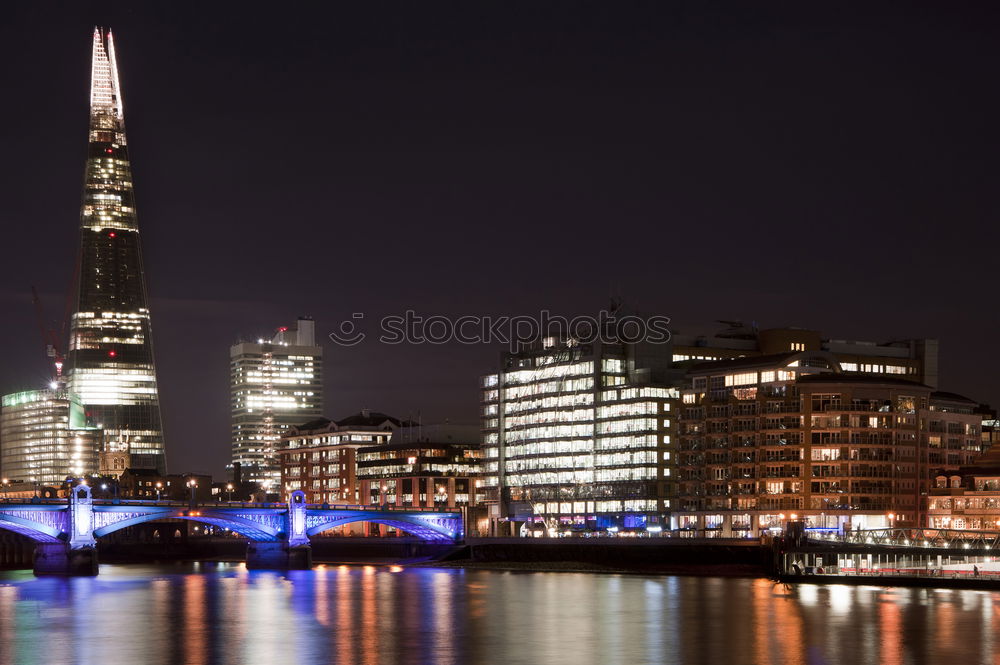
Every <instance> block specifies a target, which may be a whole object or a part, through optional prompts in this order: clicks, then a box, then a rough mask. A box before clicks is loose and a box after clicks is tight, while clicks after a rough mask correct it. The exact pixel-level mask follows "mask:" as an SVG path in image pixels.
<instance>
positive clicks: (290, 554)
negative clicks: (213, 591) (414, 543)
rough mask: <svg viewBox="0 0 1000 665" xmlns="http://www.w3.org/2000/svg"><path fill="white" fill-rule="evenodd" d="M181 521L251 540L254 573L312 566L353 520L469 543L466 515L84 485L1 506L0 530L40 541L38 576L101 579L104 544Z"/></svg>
mask: <svg viewBox="0 0 1000 665" xmlns="http://www.w3.org/2000/svg"><path fill="white" fill-rule="evenodd" d="M165 519H181V520H192V521H195V522H201V523H204V524H211V525H213V526H217V527H222V528H226V529H230V530H232V531H235V532H236V533H239V534H241V535H243V536H245V537H246V538H247V540H248V542H247V566H248V567H250V568H308V567H309V566H311V565H312V550H311V548H310V542H309V537H310V536H314V535H316V534H318V533H322V532H323V531H326V530H328V529H332V528H335V527H338V526H343V525H345V524H351V523H352V522H372V523H377V524H384V525H387V526H391V527H395V528H397V529H400V530H402V531H405V532H407V533H410V534H412V535H414V536H417V537H418V538H421V539H423V540H425V541H428V542H433V543H456V544H457V543H460V542H462V541H463V539H464V537H465V533H464V529H463V519H462V513H461V511H459V510H458V509H429V508H427V509H419V508H417V509H414V508H407V509H399V508H393V507H390V506H387V507H382V508H378V507H371V506H350V505H347V506H327V505H325V504H324V505H322V506H318V505H312V504H307V503H306V502H305V493H304V492H301V491H296V492H293V493H292V495H291V500H290V501H289V503H287V504H241V505H238V506H234V505H230V504H217V503H210V504H193V503H191V504H180V503H174V502H159V501H129V500H115V501H102V500H94V499H93V498H92V496H91V493H90V488H89V487H87V486H86V485H79V486H77V487H76V488H74V489H73V491H72V493H71V494H70V498H69V500H68V501H66V500H58V501H54V500H42V499H33V500H29V501H24V502H10V501H7V502H3V503H0V529H6V530H9V531H14V532H16V533H19V534H21V535H23V536H26V537H28V538H30V539H31V540H33V541H35V543H36V545H35V566H34V569H35V574H36V575H46V574H49V575H96V574H97V549H96V545H97V539H98V538H100V537H102V536H106V535H108V534H110V533H114V532H115V531H118V530H120V529H124V528H126V527H130V526H135V525H137V524H142V523H144V522H152V521H155V520H165Z"/></svg>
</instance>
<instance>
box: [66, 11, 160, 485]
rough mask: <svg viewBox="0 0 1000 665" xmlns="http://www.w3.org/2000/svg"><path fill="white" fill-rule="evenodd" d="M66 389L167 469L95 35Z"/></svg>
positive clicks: (119, 153) (115, 115)
mask: <svg viewBox="0 0 1000 665" xmlns="http://www.w3.org/2000/svg"><path fill="white" fill-rule="evenodd" d="M76 284H77V288H78V292H77V300H76V310H75V311H74V313H73V316H72V320H71V322H70V338H69V347H68V353H67V358H66V367H67V377H68V380H69V390H70V391H71V392H72V393H74V394H76V395H78V396H79V398H80V400H81V402H82V403H83V406H84V408H85V411H86V414H87V419H88V422H89V424H91V425H93V426H96V427H99V428H102V429H103V430H104V434H105V440H106V441H108V442H109V443H114V444H116V445H124V446H127V447H128V448H129V450H130V451H131V455H132V458H133V461H134V462H135V463H136V464H139V465H142V466H148V467H155V468H157V469H159V470H160V471H161V472H165V471H166V458H165V455H164V445H163V427H162V425H161V421H160V402H159V395H158V392H157V383H156V367H155V364H154V362H153V340H152V331H151V327H150V312H149V298H148V296H147V294H146V279H145V275H144V273H143V263H142V248H141V244H140V239H139V226H138V222H137V218H136V209H135V197H134V192H133V185H132V168H131V164H130V161H129V152H128V144H127V141H126V139H125V119H124V113H123V105H122V94H121V86H120V84H119V79H118V64H117V61H116V56H115V44H114V39H113V38H112V36H111V32H110V31H109V32H107V33H103V32H102V31H101V30H99V29H95V30H94V42H93V56H92V69H91V84H90V134H89V143H88V154H87V166H86V170H85V178H84V188H83V204H82V210H81V215H80V254H79V269H78V272H77V280H76Z"/></svg>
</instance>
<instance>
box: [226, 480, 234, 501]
mask: <svg viewBox="0 0 1000 665" xmlns="http://www.w3.org/2000/svg"><path fill="white" fill-rule="evenodd" d="M226 494H227V496H228V498H227V499H226V500H227V501H229V502H230V503H232V501H233V484H232V483H226Z"/></svg>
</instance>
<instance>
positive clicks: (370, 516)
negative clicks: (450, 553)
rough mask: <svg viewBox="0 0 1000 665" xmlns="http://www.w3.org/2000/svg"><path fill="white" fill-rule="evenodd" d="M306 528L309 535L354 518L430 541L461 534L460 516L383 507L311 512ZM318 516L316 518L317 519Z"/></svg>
mask: <svg viewBox="0 0 1000 665" xmlns="http://www.w3.org/2000/svg"><path fill="white" fill-rule="evenodd" d="M310 517H311V518H312V519H310V520H309V522H308V523H309V528H308V529H307V530H306V533H308V534H309V535H310V536H315V535H316V534H319V533H322V532H323V531H327V530H329V529H333V528H336V527H338V526H344V525H345V524H352V523H354V522H372V523H374V524H384V525H386V526H391V527H393V528H396V529H400V530H401V531H405V532H407V533H410V534H413V535H414V536H417V537H418V538H422V539H423V540H427V541H433V542H449V543H452V542H455V541H456V540H460V539H461V538H462V535H463V534H462V527H461V524H462V522H461V517H460V516H459V515H455V516H454V517H444V518H442V517H438V516H430V515H428V516H423V515H406V514H398V513H397V514H393V513H391V512H390V513H383V512H382V511H378V512H376V511H371V512H368V511H351V514H343V515H337V516H332V517H329V518H327V519H323V518H324V517H326V516H325V515H324V516H318V515H310ZM317 518H318V519H317Z"/></svg>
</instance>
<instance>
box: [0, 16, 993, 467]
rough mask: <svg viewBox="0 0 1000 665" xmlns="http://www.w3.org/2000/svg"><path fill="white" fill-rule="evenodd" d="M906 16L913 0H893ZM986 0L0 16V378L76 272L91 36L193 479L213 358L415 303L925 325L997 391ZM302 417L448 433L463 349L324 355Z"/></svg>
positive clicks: (425, 307) (211, 401) (215, 457)
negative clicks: (315, 412) (132, 186)
mask: <svg viewBox="0 0 1000 665" xmlns="http://www.w3.org/2000/svg"><path fill="white" fill-rule="evenodd" d="M921 5H923V6H921ZM995 6H996V5H995V3H986V2H984V3H981V4H962V3H940V2H933V3H918V2H901V3H893V5H892V6H891V7H890V6H888V5H882V4H879V3H865V4H860V3H859V4H858V5H857V6H856V7H852V6H848V5H845V4H843V3H832V2H826V3H817V2H805V3H803V2H795V3H767V2H764V3H761V2H741V3H708V2H703V1H698V2H688V3H669V2H651V3H628V2H582V1H575V2H531V3H512V2H461V3H444V2H399V3H382V2H353V3H318V2H317V3H295V2H284V3H268V4H266V5H262V6H261V7H260V8H255V7H254V6H253V5H252V4H247V3H222V2H204V1H202V2H198V3H190V2H170V3H159V2H158V3H135V2H131V3H123V4H121V5H120V6H116V5H115V4H113V3H107V2H102V3H87V2H73V3H64V4H62V3H52V2H46V3H16V4H12V5H10V6H8V7H5V9H4V14H5V15H4V20H3V21H2V23H0V37H2V43H3V44H4V49H5V53H6V57H5V58H4V65H3V67H4V72H3V73H4V84H3V90H4V92H3V98H4V103H3V104H0V114H2V126H3V127H5V128H6V130H5V131H4V144H5V154H6V155H7V157H6V158H5V159H4V160H3V162H2V164H0V182H2V183H3V185H2V187H3V190H2V194H3V202H4V203H3V206H2V210H3V213H2V221H3V227H4V236H3V237H4V241H3V245H2V247H3V253H2V256H0V314H2V319H0V321H2V322H3V323H4V325H3V326H0V348H3V349H5V350H6V353H5V354H4V361H3V364H2V365H0V391H3V392H10V391H13V390H17V389H25V388H34V387H38V386H40V385H41V384H42V383H43V382H44V381H45V380H46V376H47V363H46V359H45V358H44V356H43V353H42V342H41V340H40V334H39V332H38V331H37V325H36V322H35V313H34V311H33V308H32V305H31V300H30V296H29V291H30V286H31V285H32V284H35V285H37V287H38V289H39V291H40V292H42V294H43V298H44V301H45V307H46V309H47V316H48V317H49V318H50V319H53V320H55V319H59V318H61V316H62V311H63V308H64V305H65V302H66V291H67V288H68V285H69V282H70V279H71V273H72V271H73V256H74V252H75V247H76V243H77V224H78V219H79V204H80V187H81V183H82V177H83V166H84V159H85V150H86V129H87V104H88V90H89V73H90V71H89V67H90V64H89V57H90V39H91V30H92V27H93V25H95V24H101V25H105V26H110V27H112V29H113V30H114V32H115V37H116V42H117V46H118V54H119V63H120V67H121V70H122V84H123V88H124V99H125V115H126V122H127V127H128V135H129V143H130V152H131V157H132V160H133V169H134V175H135V182H136V191H137V196H138V210H139V220H140V226H141V228H142V233H143V240H144V244H145V254H146V269H147V277H148V281H149V289H150V293H151V296H152V313H153V325H154V332H155V343H156V353H157V362H158V365H159V376H160V382H161V383H160V387H161V395H162V405H163V415H164V419H165V424H166V432H167V437H168V459H169V463H170V466H171V469H172V470H174V471H187V470H193V471H208V472H213V473H216V474H218V475H221V474H222V468H223V465H224V464H225V463H226V461H227V460H228V459H229V395H228V347H229V345H230V344H231V343H233V342H234V341H235V340H236V339H237V338H238V337H240V336H245V337H256V336H258V335H259V334H265V333H269V332H270V331H271V330H273V329H274V328H275V327H277V326H279V325H282V324H286V323H288V322H290V321H291V320H293V319H294V317H295V316H296V315H298V314H311V315H312V316H314V317H315V318H316V321H317V329H318V331H319V332H320V333H321V334H324V335H325V333H326V332H329V331H330V330H332V329H333V328H334V327H335V326H336V325H337V324H338V323H339V322H340V321H341V320H343V319H344V318H349V317H350V315H351V313H352V312H363V313H364V314H365V315H366V318H367V321H368V323H369V324H372V325H374V321H375V320H377V319H378V318H379V317H381V316H383V315H385V314H395V313H399V312H402V311H404V310H406V309H408V308H412V309H415V310H417V311H418V312H420V313H422V314H424V315H429V314H443V315H457V314H491V313H492V314H498V313H505V314H531V313H536V312H538V311H539V310H540V309H543V308H547V309H551V310H553V311H555V312H560V313H566V314H572V313H576V312H585V311H593V310H596V309H599V308H601V307H604V306H605V305H606V303H607V301H608V298H609V296H610V295H611V294H612V293H618V294H621V295H623V296H624V298H625V300H626V301H627V302H628V303H629V304H631V305H633V306H635V307H638V308H640V309H642V310H644V311H648V312H657V313H661V314H664V315H667V316H670V317H672V318H673V321H674V323H675V325H676V327H677V328H679V329H680V330H682V331H688V330H702V329H705V326H706V324H711V322H712V321H714V320H715V319H720V318H722V319H743V320H745V321H756V322H758V323H759V324H760V325H761V326H763V327H769V326H781V325H799V326H803V327H811V328H815V329H819V330H822V331H823V332H824V333H825V334H827V335H829V336H832V337H837V338H848V339H854V338H857V339H875V340H884V339H890V338H902V337H936V338H938V339H940V340H941V345H942V364H943V367H942V377H943V385H942V387H943V388H945V389H948V390H952V391H955V392H961V393H964V394H967V395H969V396H970V397H973V398H975V399H978V400H980V401H987V402H993V403H994V404H997V403H1000V388H998V386H997V383H996V381H995V377H996V375H997V372H998V370H1000V360H998V357H1000V356H998V354H997V351H996V328H997V324H998V322H1000V314H998V308H997V298H996V289H995V285H996V274H997V265H998V263H1000V232H998V230H997V221H998V220H997V210H998V204H997V202H998V194H997V177H998V168H997V147H998V138H1000V136H998V134H1000V132H998V129H997V122H998V119H1000V104H998V101H1000V99H998V93H997V86H998V72H1000V47H998V44H1000V34H998V32H1000V30H998V18H1000V16H998V13H997V10H996V9H994V7H995ZM326 353H327V361H326V377H327V393H326V411H327V413H328V415H330V416H332V417H341V416H344V415H347V414H349V413H352V412H356V411H357V410H359V409H360V408H361V407H368V408H372V409H376V410H381V411H385V412H388V413H394V414H399V415H402V416H405V415H407V414H409V413H414V414H415V413H416V412H417V411H420V412H421V413H422V415H423V418H424V421H425V422H430V421H439V420H442V419H444V418H451V419H452V420H454V421H459V422H474V421H475V419H476V417H477V411H476V408H477V399H478V394H477V391H476V389H475V386H476V383H475V382H476V380H477V377H478V376H479V375H480V374H483V373H486V371H488V370H489V369H490V368H491V367H492V365H493V363H494V361H495V359H496V357H497V354H498V348H497V347H490V346H484V345H480V346H458V345H446V346H427V345H423V346H386V345H381V344H378V343H376V342H366V343H364V344H362V345H360V346H357V347H353V348H350V349H345V348H340V347H336V346H334V345H333V344H328V345H327V348H326Z"/></svg>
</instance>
